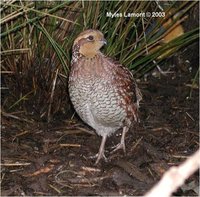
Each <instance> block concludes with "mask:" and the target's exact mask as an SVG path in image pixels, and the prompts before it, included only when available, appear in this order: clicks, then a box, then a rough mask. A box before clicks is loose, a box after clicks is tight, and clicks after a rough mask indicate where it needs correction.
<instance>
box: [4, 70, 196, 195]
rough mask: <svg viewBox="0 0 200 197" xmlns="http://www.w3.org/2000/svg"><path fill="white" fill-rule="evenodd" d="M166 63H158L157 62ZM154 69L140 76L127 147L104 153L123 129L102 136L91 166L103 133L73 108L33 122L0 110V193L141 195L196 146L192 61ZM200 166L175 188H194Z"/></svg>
mask: <svg viewBox="0 0 200 197" xmlns="http://www.w3.org/2000/svg"><path fill="white" fill-rule="evenodd" d="M163 69H164V68H163ZM170 69H171V71H172V72H171V73H168V74H166V75H165V76H164V75H161V74H160V73H159V72H157V70H154V71H153V72H152V73H151V74H149V75H148V76H147V80H146V81H144V80H140V82H139V83H138V84H139V87H140V88H141V90H142V93H143V100H142V103H141V108H140V119H141V122H140V123H139V124H138V125H135V126H134V127H132V128H131V129H130V131H129V132H128V134H127V135H126V155H124V154H123V152H122V151H121V150H119V151H117V152H114V153H110V152H111V150H112V147H113V146H114V145H116V144H117V143H118V142H119V140H120V135H121V131H119V132H117V133H115V134H114V135H113V136H111V137H110V138H108V140H107V143H106V153H105V154H106V157H107V158H108V161H107V162H105V161H103V160H101V161H100V163H99V164H98V165H97V166H95V165H94V162H95V159H94V158H92V157H91V156H94V155H95V154H96V153H97V152H98V148H99V145H100V142H101V138H100V137H99V136H97V135H96V134H95V133H94V131H93V130H92V129H91V128H89V127H88V126H87V125H85V124H84V123H83V122H82V121H81V120H80V119H79V118H78V117H77V116H73V117H72V118H70V119H68V120H65V119H61V118H60V119H59V118H57V119H55V120H54V121H52V122H51V123H49V124H48V123H46V122H38V121H36V119H35V117H34V116H32V115H31V114H26V113H25V112H23V111H18V112H16V113H12V114H10V113H9V114H8V113H5V112H3V114H2V141H1V143H2V149H1V152H2V158H1V159H2V167H1V171H2V172H1V176H2V179H1V187H2V191H1V192H2V194H1V195H2V196H24V195H26V196H27V195H28V196H39V195H42V196H66V195H67V196H69V195H72V196H76V195H82V196H88V195H102V196H105V195H115V196H119V195H133V196H137V195H144V194H145V193H146V192H147V191H148V190H149V189H150V188H151V187H152V186H153V185H154V184H155V183H156V182H157V181H158V180H159V179H160V178H161V176H162V175H163V173H164V172H165V171H166V170H167V169H169V168H170V167H171V166H174V165H179V164H180V163H182V162H183V161H184V160H185V159H186V158H187V157H188V156H190V155H191V154H192V153H194V152H195V151H196V150H197V149H198V147H199V125H198V120H199V116H198V112H199V108H198V106H199V105H198V104H199V90H198V85H196V86H195V84H193V85H192V82H191V79H193V78H194V75H195V72H196V70H197V69H196V68H194V69H193V70H192V72H189V71H188V70H189V69H188V70H187V72H185V71H183V70H181V69H179V68H177V67H171V68H170ZM198 181H199V179H198V172H196V173H195V174H194V175H192V176H191V177H190V178H189V179H188V180H187V181H186V183H185V184H184V185H183V186H182V187H181V188H180V189H179V190H178V191H177V192H176V193H175V194H174V195H178V196H183V195H184V196H186V195H189V196H198V191H199V189H198V185H199V182H198Z"/></svg>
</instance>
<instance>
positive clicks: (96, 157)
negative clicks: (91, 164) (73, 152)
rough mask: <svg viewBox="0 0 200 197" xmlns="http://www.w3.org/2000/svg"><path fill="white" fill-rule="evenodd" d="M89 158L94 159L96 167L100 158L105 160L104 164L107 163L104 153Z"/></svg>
mask: <svg viewBox="0 0 200 197" xmlns="http://www.w3.org/2000/svg"><path fill="white" fill-rule="evenodd" d="M89 158H90V159H96V162H95V165H97V164H98V163H99V161H100V160H101V159H102V158H103V159H104V160H105V162H107V161H108V159H107V157H106V156H105V154H104V153H102V154H99V153H97V154H96V155H93V156H90V157H89Z"/></svg>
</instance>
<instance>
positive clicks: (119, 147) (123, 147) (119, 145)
mask: <svg viewBox="0 0 200 197" xmlns="http://www.w3.org/2000/svg"><path fill="white" fill-rule="evenodd" d="M128 129H129V128H128V127H126V126H125V127H124V128H123V131H122V137H121V141H120V143H119V144H117V146H115V149H114V150H113V151H112V152H111V153H114V152H115V151H117V150H119V149H123V151H124V153H126V147H125V136H126V133H127V132H128Z"/></svg>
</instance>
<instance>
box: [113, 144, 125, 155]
mask: <svg viewBox="0 0 200 197" xmlns="http://www.w3.org/2000/svg"><path fill="white" fill-rule="evenodd" d="M112 148H114V150H112V151H111V154H112V153H114V152H116V151H117V150H120V149H122V150H123V151H124V154H126V147H125V143H119V144H117V145H115V146H113V147H112Z"/></svg>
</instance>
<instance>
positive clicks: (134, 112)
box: [69, 30, 141, 163]
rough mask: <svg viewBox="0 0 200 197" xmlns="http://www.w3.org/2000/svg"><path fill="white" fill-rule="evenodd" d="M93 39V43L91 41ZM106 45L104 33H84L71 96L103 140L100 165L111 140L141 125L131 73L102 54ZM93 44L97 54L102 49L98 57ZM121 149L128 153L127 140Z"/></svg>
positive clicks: (75, 58) (76, 46) (76, 55)
mask: <svg viewBox="0 0 200 197" xmlns="http://www.w3.org/2000/svg"><path fill="white" fill-rule="evenodd" d="M91 35H92V36H93V37H94V40H93V41H91V40H89V39H88V38H89V36H91ZM90 38H91V37H90ZM95 42H97V43H95ZM98 42H99V43H98ZM102 42H105V39H104V38H103V34H102V33H101V32H99V31H97V30H86V31H85V32H82V33H81V34H80V35H79V36H78V37H77V39H76V40H75V42H74V46H73V57H72V64H71V71H70V75H69V94H70V98H71V101H72V103H73V105H74V108H75V110H76V112H77V113H78V115H79V116H80V118H81V119H82V120H83V121H84V122H85V123H87V124H88V125H90V126H91V127H92V128H94V129H95V131H96V133H97V134H98V135H100V136H102V137H103V138H102V144H101V147H100V150H99V154H98V158H97V161H96V163H98V162H99V160H100V159H101V158H102V157H104V145H105V141H106V138H107V136H110V135H111V134H112V133H114V132H115V131H117V130H118V129H120V128H126V129H124V130H123V133H124V137H125V133H126V132H127V130H128V128H129V127H130V125H131V123H132V122H133V121H138V107H139V101H140V100H141V94H140V91H139V89H138V88H137V85H136V83H135V80H134V79H133V76H132V74H131V72H130V71H129V70H128V69H127V68H126V67H124V66H122V65H121V64H119V63H116V62H114V61H113V60H112V59H110V58H108V57H105V56H104V55H103V54H102V53H101V52H100V51H99V49H100V48H101V46H102V45H103V44H102ZM87 44H88V45H87ZM92 44H94V50H96V48H97V49H98V50H96V52H95V53H93V51H92V50H93V49H91V52H90V48H91V47H92V46H93V45H92ZM81 47H82V48H81ZM84 47H85V48H84ZM95 47H96V48H95ZM80 51H81V53H80ZM85 51H86V52H85ZM120 145H121V147H118V148H123V149H124V150H125V144H124V139H122V141H121V144H120ZM118 148H117V149H118Z"/></svg>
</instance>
